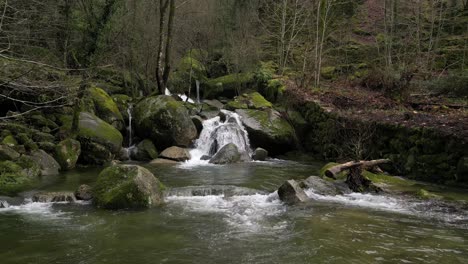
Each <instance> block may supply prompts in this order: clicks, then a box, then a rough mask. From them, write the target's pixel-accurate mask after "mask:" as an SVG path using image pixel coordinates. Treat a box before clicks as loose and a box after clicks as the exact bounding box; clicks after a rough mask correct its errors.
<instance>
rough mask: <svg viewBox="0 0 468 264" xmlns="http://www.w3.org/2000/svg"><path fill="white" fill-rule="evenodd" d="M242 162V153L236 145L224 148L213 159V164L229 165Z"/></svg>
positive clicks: (211, 160)
mask: <svg viewBox="0 0 468 264" xmlns="http://www.w3.org/2000/svg"><path fill="white" fill-rule="evenodd" d="M240 161H241V153H239V149H238V148H237V146H236V145H235V144H232V143H230V144H227V145H225V146H224V147H222V148H221V149H220V150H219V151H218V152H217V153H216V154H215V155H214V156H213V157H212V158H211V159H210V163H212V164H229V163H237V162H240Z"/></svg>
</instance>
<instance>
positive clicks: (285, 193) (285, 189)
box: [278, 180, 309, 205]
mask: <svg viewBox="0 0 468 264" xmlns="http://www.w3.org/2000/svg"><path fill="white" fill-rule="evenodd" d="M278 196H279V198H280V200H281V201H283V202H285V203H286V204H289V205H292V204H297V203H302V202H305V201H307V200H309V197H308V196H307V194H306V193H305V192H304V190H303V189H302V188H301V187H300V186H299V184H298V183H297V182H296V181H295V180H289V181H286V182H285V183H283V185H281V187H279V189H278Z"/></svg>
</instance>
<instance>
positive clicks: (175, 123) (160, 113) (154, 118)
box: [134, 95, 197, 149]
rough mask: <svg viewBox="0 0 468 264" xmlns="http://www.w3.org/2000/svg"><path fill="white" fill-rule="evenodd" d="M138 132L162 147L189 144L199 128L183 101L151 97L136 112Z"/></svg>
mask: <svg viewBox="0 0 468 264" xmlns="http://www.w3.org/2000/svg"><path fill="white" fill-rule="evenodd" d="M134 118H135V129H136V131H135V132H136V134H137V135H138V136H140V137H141V138H149V139H151V140H152V141H153V142H154V144H155V145H156V147H157V148H158V149H165V148H168V147H170V146H181V147H188V146H189V145H190V144H191V143H192V141H193V140H194V139H195V138H196V137H197V129H196V127H195V125H194V124H193V122H192V120H191V118H190V115H189V113H188V111H187V109H186V108H185V107H184V104H183V103H182V102H179V101H176V100H175V99H174V98H172V97H170V96H165V95H160V96H154V97H148V98H145V99H143V100H142V101H141V102H139V103H138V104H137V105H136V107H135V111H134Z"/></svg>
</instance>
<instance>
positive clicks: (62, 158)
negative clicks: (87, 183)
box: [55, 139, 81, 170]
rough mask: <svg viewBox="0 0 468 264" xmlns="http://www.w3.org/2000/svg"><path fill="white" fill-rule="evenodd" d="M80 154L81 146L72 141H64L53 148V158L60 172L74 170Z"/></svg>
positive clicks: (77, 142)
mask: <svg viewBox="0 0 468 264" xmlns="http://www.w3.org/2000/svg"><path fill="white" fill-rule="evenodd" d="M80 154H81V144H80V142H79V141H77V140H74V139H65V140H63V141H61V142H59V143H58V144H57V146H56V147H55V157H56V159H57V162H58V163H59V164H60V167H61V168H62V170H70V169H73V168H75V165H76V162H77V161H78V158H79V156H80Z"/></svg>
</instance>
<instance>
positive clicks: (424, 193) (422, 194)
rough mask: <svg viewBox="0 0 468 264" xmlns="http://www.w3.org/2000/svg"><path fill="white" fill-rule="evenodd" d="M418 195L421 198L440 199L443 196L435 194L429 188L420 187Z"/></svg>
mask: <svg viewBox="0 0 468 264" xmlns="http://www.w3.org/2000/svg"><path fill="white" fill-rule="evenodd" d="M416 195H417V196H418V197H419V198H421V199H425V200H427V199H440V198H442V197H440V196H439V195H436V194H433V193H431V192H429V191H427V190H424V189H419V191H418V192H417V193H416Z"/></svg>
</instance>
